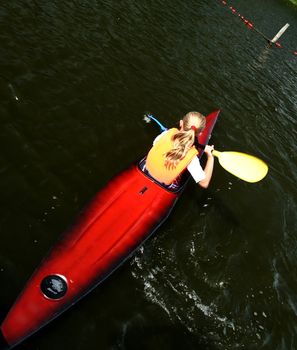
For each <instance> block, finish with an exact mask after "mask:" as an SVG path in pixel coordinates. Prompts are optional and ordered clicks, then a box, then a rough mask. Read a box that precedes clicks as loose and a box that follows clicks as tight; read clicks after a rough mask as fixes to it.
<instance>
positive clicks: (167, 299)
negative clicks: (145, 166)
mask: <svg viewBox="0 0 297 350" xmlns="http://www.w3.org/2000/svg"><path fill="white" fill-rule="evenodd" d="M228 4H231V5H233V6H234V8H235V9H236V11H238V12H240V13H241V14H242V15H244V16H245V17H246V18H248V19H249V20H251V21H252V22H253V24H254V25H255V26H256V27H257V28H258V29H259V30H261V31H262V32H263V33H265V34H266V35H267V36H268V37H273V36H274V35H275V34H276V32H277V31H278V30H279V29H280V28H281V27H282V26H283V25H284V24H285V23H287V22H288V23H290V24H291V26H290V28H289V29H288V31H287V32H286V33H285V34H284V36H283V38H282V40H281V42H282V45H283V48H282V49H269V48H268V47H267V46H266V43H265V41H264V40H263V38H262V37H261V36H260V35H258V34H257V33H255V32H253V31H251V30H248V29H247V28H246V27H245V26H244V25H243V24H242V22H241V21H240V20H239V19H238V18H237V17H236V16H235V15H233V14H232V13H231V12H230V11H229V9H228V7H225V6H223V5H222V3H221V2H220V1H212V2H209V1H200V0H198V1H192V0H189V1H187V2H184V1H179V0H174V1H167V0H165V1H160V0H157V1H154V2H153V3H152V2H150V1H144V2H136V1H132V0H126V1H115V0H111V1H103V0H101V1H100V0H88V1H86V0H80V1H76V0H69V1H67V2H66V1H57V0H52V1H46V0H42V1H33V0H32V1H30V0H29V1H25V2H24V1H17V0H13V1H9V2H4V3H2V4H1V7H0V19H1V20H0V41H1V55H0V75H1V78H0V96H1V104H0V119H1V129H0V147H1V153H0V176H1V182H0V183H1V185H0V186H1V187H0V188H1V200H0V205H1V217H0V237H1V245H0V283H1V289H0V296H1V297H0V316H1V317H4V315H5V314H6V312H7V311H8V309H9V308H10V306H11V305H12V303H13V302H14V300H15V298H16V297H17V295H18V293H19V292H20V290H21V289H22V287H23V285H24V283H25V282H26V280H27V279H28V278H29V276H30V275H31V273H32V272H33V271H34V269H35V267H36V266H37V265H38V263H39V262H40V260H41V259H42V257H43V256H44V254H45V253H46V252H47V251H48V249H49V248H50V247H51V246H52V245H53V244H54V242H55V241H56V240H57V238H58V237H59V235H60V234H61V233H62V232H63V230H64V229H65V228H66V227H67V226H68V225H69V224H70V223H71V221H72V220H73V219H74V217H75V215H76V214H77V213H78V212H79V211H80V209H81V208H82V207H83V206H84V205H85V204H86V203H87V201H88V200H89V199H90V198H91V197H92V196H93V194H94V193H95V192H96V191H97V190H98V189H99V188H101V187H102V186H103V185H104V183H105V182H106V181H107V180H108V179H109V178H110V177H111V176H112V175H114V174H115V173H117V172H118V171H119V170H121V169H123V168H124V167H125V166H127V165H128V164H130V163H131V162H132V161H134V160H135V159H137V158H139V157H140V156H142V155H143V154H145V152H146V151H147V150H148V148H149V147H150V144H151V141H152V139H153V138H154V137H155V136H156V134H157V132H158V130H157V129H156V127H154V126H153V125H147V124H145V123H144V122H143V120H142V116H143V114H144V113H145V112H147V111H150V112H152V113H154V114H155V115H156V116H158V118H159V119H160V120H161V121H162V122H163V123H164V124H166V125H174V124H175V122H176V121H177V120H178V118H180V117H182V115H183V114H184V113H186V112H187V111H189V110H199V111H201V112H202V113H204V114H207V113H209V112H210V111H212V110H214V109H217V108H220V109H221V116H220V121H219V122H218V124H217V126H216V128H215V130H214V133H213V138H212V142H213V143H214V144H215V146H216V148H217V149H219V150H237V151H242V152H248V153H251V154H254V155H256V156H259V157H260V158H262V159H263V160H265V161H266V162H267V163H268V164H269V167H270V171H269V174H268V176H267V178H266V179H265V180H264V181H262V182H260V183H258V184H254V185H251V184H247V183H244V182H242V181H240V180H238V179H236V178H234V177H232V175H229V174H228V173H226V172H225V171H224V170H223V169H222V168H221V167H220V166H219V165H218V164H216V166H215V172H214V176H213V180H212V182H211V186H210V188H209V189H208V190H206V191H202V190H199V189H198V188H197V187H196V186H195V184H194V183H191V184H190V185H189V187H188V189H187V190H186V192H185V193H184V195H183V197H182V198H181V200H180V202H179V203H178V205H177V207H176V208H175V210H174V212H173V214H172V216H171V217H170V218H169V220H168V221H167V222H166V223H165V224H164V226H163V227H162V228H160V230H159V231H158V233H157V234H156V235H155V236H154V238H153V239H151V240H150V241H148V242H147V243H146V244H145V245H144V247H142V249H140V250H139V251H138V252H137V254H136V255H135V257H134V258H132V259H131V260H130V261H129V262H128V263H126V264H125V265H124V266H123V267H122V268H121V269H119V270H118V271H117V272H116V273H115V274H114V275H113V276H112V277H111V278H110V279H109V280H108V281H106V282H105V283H104V284H103V285H101V286H100V287H98V288H97V289H96V290H94V291H93V292H92V293H91V294H90V295H89V296H88V297H87V298H85V299H84V300H82V301H81V302H79V303H78V304H77V305H76V306H75V307H73V308H72V309H71V310H69V311H68V312H67V313H65V314H64V315H62V316H61V317H60V318H59V319H57V320H55V321H54V322H53V323H52V324H50V325H49V326H47V327H45V328H44V329H43V330H41V331H40V332H38V333H37V334H35V335H34V336H33V337H31V338H30V339H28V340H27V341H26V342H25V343H23V344H22V345H20V346H19V349H31V350H33V349H36V350H37V349H40V350H41V349H42V350H46V349H52V348H53V347H55V349H114V350H115V349H121V350H122V349H127V350H131V349H140V348H142V349H180V348H185V349H211V350H221V349H236V348H240V349H273V350H276V349H278V350H280V349H295V348H297V344H296V335H297V330H296V316H297V298H296V292H297V278H296V273H295V271H296V268H297V264H296V261H297V259H296V258H297V255H296V254H297V253H296V251H297V238H296V232H297V230H296V216H297V214H296V213H297V202H296V199H297V190H296V181H297V175H296V174H297V169H296V168H297V157H296V154H297V144H296V124H297V122H296V116H297V97H296V83H297V78H296V69H297V59H296V57H295V56H294V55H293V54H292V52H293V51H296V48H297V45H296V35H297V31H296V18H297V8H296V6H294V5H293V4H292V3H291V2H289V1H284V0H270V1H267V0H266V1H261V2H259V1H255V0H251V1H249V2H246V1H242V0H240V1H236V2H235V1H233V2H230V3H228Z"/></svg>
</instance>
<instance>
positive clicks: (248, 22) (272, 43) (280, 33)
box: [220, 0, 297, 56]
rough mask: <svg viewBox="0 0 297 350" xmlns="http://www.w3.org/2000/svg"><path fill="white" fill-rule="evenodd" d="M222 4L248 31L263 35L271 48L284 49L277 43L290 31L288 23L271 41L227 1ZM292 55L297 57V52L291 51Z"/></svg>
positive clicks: (223, 0)
mask: <svg viewBox="0 0 297 350" xmlns="http://www.w3.org/2000/svg"><path fill="white" fill-rule="evenodd" d="M220 2H221V3H222V4H223V5H224V6H226V8H228V9H229V10H230V12H231V13H232V14H234V15H237V17H238V18H239V19H240V20H241V21H242V22H243V23H244V24H245V25H246V27H247V28H248V29H253V30H254V31H255V32H256V33H258V34H259V35H261V36H262V37H263V38H264V39H265V40H266V41H267V42H268V43H269V45H270V46H275V47H277V48H282V45H281V44H280V43H279V42H278V41H277V40H278V39H279V38H280V37H281V36H282V35H283V34H284V32H285V31H286V30H287V29H288V27H289V24H288V23H287V24H286V25H284V26H283V27H282V28H281V29H280V30H279V32H278V33H277V34H276V35H275V36H274V37H273V39H269V38H268V37H267V36H266V35H265V34H263V33H262V32H261V31H260V30H259V29H257V28H256V27H255V26H254V25H253V23H252V22H251V21H249V20H248V19H246V18H244V16H242V15H241V14H240V13H239V12H238V11H236V10H235V8H234V7H233V6H229V5H228V4H227V1H225V0H220ZM291 53H292V54H293V55H295V56H297V51H291Z"/></svg>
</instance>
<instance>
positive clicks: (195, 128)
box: [165, 112, 206, 169]
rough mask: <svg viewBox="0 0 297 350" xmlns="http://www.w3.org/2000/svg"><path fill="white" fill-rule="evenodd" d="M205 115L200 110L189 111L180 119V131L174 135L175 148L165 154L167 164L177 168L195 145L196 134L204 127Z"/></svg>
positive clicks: (168, 166) (169, 166)
mask: <svg viewBox="0 0 297 350" xmlns="http://www.w3.org/2000/svg"><path fill="white" fill-rule="evenodd" d="M205 123H206V120H205V117H204V116H203V115H202V114H201V113H199V112H189V113H187V114H186V115H185V116H184V117H183V119H182V120H180V122H179V125H180V131H179V132H178V133H176V134H175V135H174V136H173V141H174V143H173V148H172V149H171V150H170V151H169V152H167V153H166V154H165V166H166V167H167V168H169V169H170V168H175V167H176V166H177V164H178V162H179V161H180V160H181V159H183V157H184V156H185V155H186V154H187V152H188V150H189V149H190V148H191V147H192V146H193V144H194V141H195V136H196V135H197V136H198V134H199V133H200V132H201V131H202V130H203V129H204V127H205Z"/></svg>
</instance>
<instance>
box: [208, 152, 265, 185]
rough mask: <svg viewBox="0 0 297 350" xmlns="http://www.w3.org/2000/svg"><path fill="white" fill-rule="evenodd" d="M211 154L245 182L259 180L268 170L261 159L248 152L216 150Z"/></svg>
mask: <svg viewBox="0 0 297 350" xmlns="http://www.w3.org/2000/svg"><path fill="white" fill-rule="evenodd" d="M212 154H213V155H214V156H215V157H217V158H218V159H219V163H220V164H221V166H222V167H223V168H224V169H225V170H227V171H229V172H230V173H231V174H233V175H235V176H237V177H239V178H240V179H241V180H244V181H247V182H257V181H260V180H262V179H263V178H264V177H265V176H266V174H267V172H268V166H267V164H266V163H264V162H263V160H261V159H259V158H257V157H254V156H251V155H249V154H245V153H241V152H233V151H228V152H219V151H216V150H214V151H213V152H212Z"/></svg>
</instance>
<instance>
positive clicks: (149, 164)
mask: <svg viewBox="0 0 297 350" xmlns="http://www.w3.org/2000/svg"><path fill="white" fill-rule="evenodd" d="M205 124H206V121H205V117H204V116H203V115H202V114H201V113H199V112H189V113H187V114H186V115H185V116H184V117H183V119H182V120H180V122H179V126H180V129H179V130H178V129H177V128H172V129H169V130H166V131H164V132H163V133H162V134H160V135H159V136H157V137H156V139H155V140H154V143H153V147H152V148H151V149H150V151H149V153H148V155H147V158H146V165H145V168H146V171H147V172H148V173H149V174H150V175H151V176H152V177H153V178H154V179H156V180H157V181H159V182H160V183H163V184H165V185H166V186H168V187H169V188H175V187H177V186H178V185H177V184H178V180H179V178H180V175H181V174H182V172H183V171H184V170H185V169H186V168H187V169H188V171H189V172H190V174H191V175H192V177H193V178H194V180H195V181H196V183H198V184H199V185H200V186H201V187H203V188H207V187H208V185H209V182H210V180H211V177H212V172H213V165H214V159H213V155H212V151H213V149H214V147H213V146H209V145H207V146H206V147H205V153H206V155H207V161H206V165H205V168H204V170H203V169H202V167H201V165H200V162H199V158H198V157H197V154H198V151H197V149H196V147H195V146H194V142H195V137H197V136H198V135H199V133H200V132H201V131H202V130H203V129H204V127H205Z"/></svg>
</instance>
